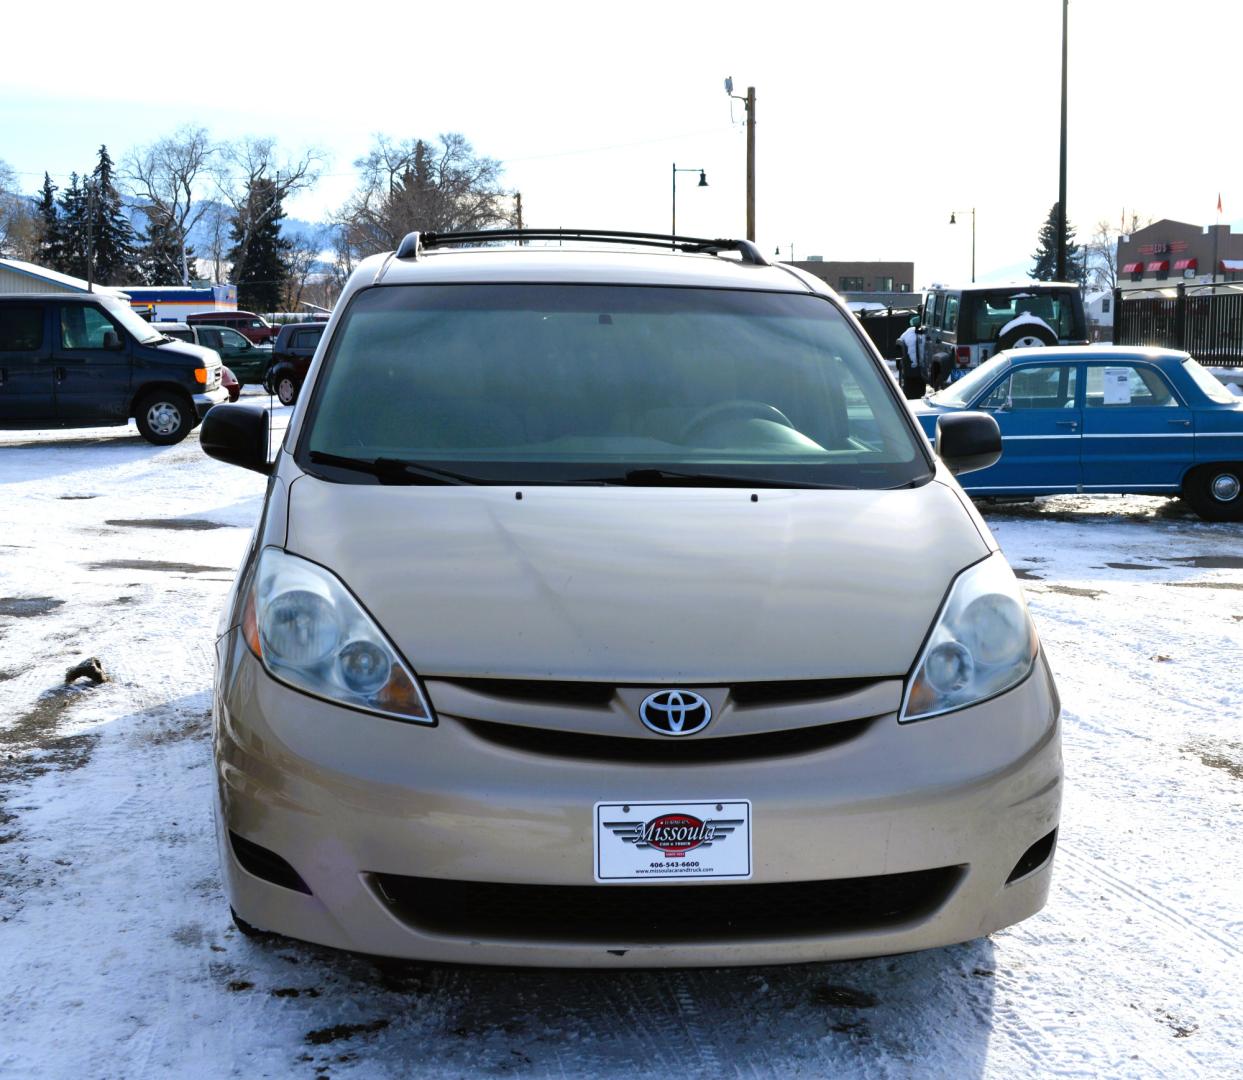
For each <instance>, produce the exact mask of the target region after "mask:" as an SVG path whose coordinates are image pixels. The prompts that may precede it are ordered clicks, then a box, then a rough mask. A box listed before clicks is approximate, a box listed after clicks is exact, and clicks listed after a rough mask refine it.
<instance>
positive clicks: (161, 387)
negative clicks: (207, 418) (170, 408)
mask: <svg viewBox="0 0 1243 1080" xmlns="http://www.w3.org/2000/svg"><path fill="white" fill-rule="evenodd" d="M153 393H164V394H169V395H173V394H175V395H176V396H177V397H179V398H181V399H182V401H184V402H186V404H187V405H189V406H190V407H191V411H193V406H194V399H193V397H192V396H191V394H190V391H189V390H187V389H186V388H185V387H184V386H181V385H180V384H179V383H175V382H150V383H143V384H142V386H140V387H139V388H138V389H137V390H136V391H135V392H134V396H133V397H131V398H130V401H129V415H130V416H131V417H134V416H137V415H138V403H139V402H140V401H141V400H142V399H143V398H145V397H147V396H149V395H150V394H153Z"/></svg>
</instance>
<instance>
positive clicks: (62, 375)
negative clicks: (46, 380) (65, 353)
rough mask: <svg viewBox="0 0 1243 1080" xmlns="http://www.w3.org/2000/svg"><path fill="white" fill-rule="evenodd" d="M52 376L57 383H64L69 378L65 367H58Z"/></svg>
mask: <svg viewBox="0 0 1243 1080" xmlns="http://www.w3.org/2000/svg"><path fill="white" fill-rule="evenodd" d="M52 375H53V376H54V377H55V379H56V381H57V382H64V381H65V379H66V378H68V375H69V373H68V372H67V371H66V370H65V369H64V368H63V367H58V368H54V369H53V371H52Z"/></svg>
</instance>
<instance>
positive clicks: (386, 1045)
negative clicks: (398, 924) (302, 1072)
mask: <svg viewBox="0 0 1243 1080" xmlns="http://www.w3.org/2000/svg"><path fill="white" fill-rule="evenodd" d="M278 942H279V939H278ZM278 942H269V943H266V944H263V945H260V946H259V947H260V948H262V949H264V950H265V951H269V950H270V951H272V952H273V953H274V954H276V955H274V956H273V959H274V960H276V963H273V964H271V965H256V967H257V968H258V967H265V966H266V967H268V968H269V971H270V973H271V975H272V976H274V977H275V978H277V979H278V980H279V979H285V980H288V978H289V974H290V972H289V968H288V967H287V964H288V963H289V962H290V956H289V953H290V951H291V947H290V946H291V943H288V942H284V943H283V945H284V947H283V948H282V947H281V944H278ZM293 948H294V950H295V951H296V954H297V955H300V956H301V957H302V962H301V963H300V964H299V967H298V973H299V976H300V980H299V981H300V982H303V983H305V981H306V978H307V976H312V978H314V981H315V982H317V983H318V984H319V985H318V986H315V987H303V988H302V989H298V988H297V987H282V986H274V987H271V988H269V989H268V993H269V994H270V995H271V996H273V997H277V998H286V999H293V998H296V999H298V1000H296V1001H294V1000H288V1001H287V1002H286V1008H289V1009H291V1010H294V1011H293V1012H292V1013H291V1014H287V1017H288V1019H289V1020H291V1021H293V1022H294V1023H297V1022H298V1021H299V1020H301V1021H302V1023H303V1024H304V1025H305V1030H304V1033H303V1035H302V1041H303V1044H304V1045H303V1046H302V1047H301V1048H300V1049H301V1053H299V1054H296V1055H295V1057H294V1061H295V1062H299V1063H303V1064H306V1065H308V1066H310V1071H313V1072H314V1073H315V1075H317V1076H323V1075H329V1074H330V1073H331V1070H332V1069H333V1068H334V1067H335V1068H340V1067H341V1065H342V1064H344V1063H347V1062H348V1063H351V1064H354V1065H359V1064H361V1063H363V1062H366V1063H367V1064H368V1065H370V1066H371V1067H373V1068H375V1069H377V1070H379V1071H381V1073H382V1074H383V1075H388V1074H389V1071H390V1070H399V1071H400V1074H401V1075H428V1076H436V1075H446V1074H448V1075H457V1074H458V1073H465V1072H505V1073H515V1074H518V1075H555V1076H566V1075H570V1076H584V1075H591V1076H662V1077H665V1076H672V1075H678V1074H680V1075H683V1076H701V1075H704V1076H706V1075H712V1076H719V1075H726V1074H728V1075H734V1074H739V1073H743V1072H746V1073H754V1074H757V1075H782V1076H785V1075H798V1074H803V1073H805V1074H808V1075H825V1074H827V1073H831V1074H832V1075H835V1076H856V1075H857V1076H872V1075H875V1072H876V1068H877V1066H878V1064H879V1065H883V1067H884V1068H887V1069H894V1068H897V1069H898V1070H899V1071H900V1072H902V1073H903V1074H907V1073H909V1074H910V1075H915V1074H918V1073H920V1072H924V1071H934V1072H937V1073H938V1074H939V1075H947V1076H948V1075H952V1076H955V1077H965V1078H969V1077H976V1076H982V1075H983V1073H984V1070H985V1062H986V1060H987V1054H988V1041H989V1034H990V1031H991V1028H992V1012H993V998H994V987H995V983H996V979H995V977H994V971H995V961H994V946H993V943H992V942H991V941H990V940H988V939H987V938H982V939H979V940H976V941H972V942H968V943H966V944H963V945H957V946H952V947H949V948H944V949H934V950H931V951H928V952H923V953H911V954H906V955H902V956H891V957H880V958H876V959H872V960H861V961H849V962H839V963H816V964H801V965H790V966H780V967H778V966H771V967H750V968H695V969H681V970H665V969H655V970H642V971H621V972H618V971H613V972H610V971H577V970H573V971H570V970H540V969H511V968H483V967H462V966H449V965H428V964H412V963H401V962H388V961H378V960H375V959H373V958H367V957H358V956H345V955H343V954H338V953H333V952H331V951H330V950H322V949H318V948H313V947H304V946H296V947H293ZM304 950H305V951H304ZM308 952H309V953H310V954H311V955H307V953H308ZM282 960H283V961H285V963H284V964H282V963H281V962H280V961H282ZM313 973H316V974H314V975H313ZM252 977H253V978H256V979H262V978H263V975H262V974H261V973H260V972H259V971H254V972H253V973H252ZM299 1013H300V1014H301V1015H300V1016H299V1015H298V1014H299ZM393 1074H394V1075H396V1074H397V1073H396V1072H394V1073H393Z"/></svg>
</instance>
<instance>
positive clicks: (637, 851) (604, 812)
mask: <svg viewBox="0 0 1243 1080" xmlns="http://www.w3.org/2000/svg"><path fill="white" fill-rule="evenodd" d="M595 856H596V865H595V874H596V880H597V881H648V880H659V881H669V880H674V881H689V880H692V879H695V878H734V879H742V880H745V879H746V878H749V877H750V876H751V803H750V802H749V801H748V800H746V799H722V800H720V801H719V802H660V803H652V802H648V803H596V826H595Z"/></svg>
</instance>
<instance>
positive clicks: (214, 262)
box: [203, 202, 233, 285]
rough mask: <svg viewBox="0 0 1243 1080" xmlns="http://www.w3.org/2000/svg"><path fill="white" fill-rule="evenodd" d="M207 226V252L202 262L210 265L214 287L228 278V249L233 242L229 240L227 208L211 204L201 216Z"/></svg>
mask: <svg viewBox="0 0 1243 1080" xmlns="http://www.w3.org/2000/svg"><path fill="white" fill-rule="evenodd" d="M203 221H204V223H205V225H206V226H207V230H206V231H207V238H208V239H207V251H206V252H205V254H204V257H203V261H205V262H209V263H211V279H212V283H213V284H215V285H219V284H221V283H222V282H223V281H225V280H226V278H227V276H228V266H227V265H226V262H227V259H228V252H229V248H231V247H232V246H233V242H232V241H231V240H230V239H229V207H228V206H227V205H226V204H224V203H221V202H212V203H211V205H210V206H209V207H208V208H207V211H206V213H205V214H204V215H203Z"/></svg>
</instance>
